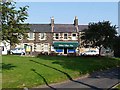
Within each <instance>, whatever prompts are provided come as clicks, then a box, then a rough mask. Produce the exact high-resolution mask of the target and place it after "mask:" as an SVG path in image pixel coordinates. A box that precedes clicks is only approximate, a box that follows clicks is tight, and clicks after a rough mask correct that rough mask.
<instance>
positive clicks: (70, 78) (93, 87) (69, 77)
mask: <svg viewBox="0 0 120 90" xmlns="http://www.w3.org/2000/svg"><path fill="white" fill-rule="evenodd" d="M30 61H31V62H34V63H37V64H40V65H43V66H45V67H48V68H51V69H54V70H56V71H58V72H61V73H63V74H64V75H66V76H67V78H68V79H69V80H70V81H72V82H76V83H79V84H82V85H85V86H88V87H90V88H92V89H97V90H102V89H100V88H97V87H95V86H92V85H89V84H86V83H83V82H80V81H77V80H73V79H72V77H71V76H70V75H69V74H68V73H66V72H64V71H61V70H59V69H57V68H54V67H51V66H48V65H46V64H43V63H40V62H37V61H34V60H30ZM34 72H35V71H34ZM35 73H36V72H35ZM37 74H38V75H39V76H41V75H40V74H39V73H37ZM41 77H42V78H43V79H44V81H45V83H46V85H47V86H48V83H47V82H46V80H45V78H44V77H43V76H41Z"/></svg>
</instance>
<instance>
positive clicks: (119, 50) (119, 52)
mask: <svg viewBox="0 0 120 90" xmlns="http://www.w3.org/2000/svg"><path fill="white" fill-rule="evenodd" d="M113 49H114V56H115V57H120V35H119V36H116V38H115V39H114V46H113Z"/></svg>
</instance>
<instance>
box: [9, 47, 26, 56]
mask: <svg viewBox="0 0 120 90" xmlns="http://www.w3.org/2000/svg"><path fill="white" fill-rule="evenodd" d="M10 53H11V54H20V55H25V53H26V52H25V49H24V48H14V49H12V50H10Z"/></svg>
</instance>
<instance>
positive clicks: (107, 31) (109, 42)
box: [82, 21, 117, 54]
mask: <svg viewBox="0 0 120 90" xmlns="http://www.w3.org/2000/svg"><path fill="white" fill-rule="evenodd" d="M116 29H117V27H116V25H111V23H110V22H109V21H103V22H98V23H89V25H88V29H84V32H85V33H83V35H82V39H83V40H84V41H83V43H84V44H86V45H90V46H92V47H95V46H98V47H99V54H100V52H101V47H105V48H110V49H113V41H114V38H115V37H116V34H117V32H116Z"/></svg>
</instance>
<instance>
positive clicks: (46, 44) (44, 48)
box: [43, 43, 49, 52]
mask: <svg viewBox="0 0 120 90" xmlns="http://www.w3.org/2000/svg"><path fill="white" fill-rule="evenodd" d="M46 46H47V47H46ZM43 51H44V52H49V44H48V43H44V47H43Z"/></svg>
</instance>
